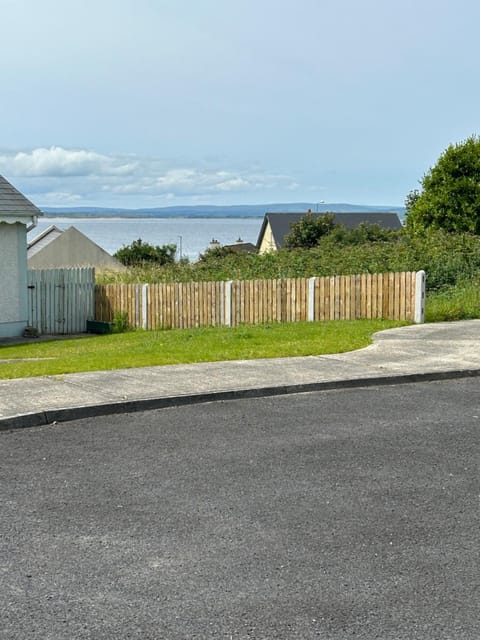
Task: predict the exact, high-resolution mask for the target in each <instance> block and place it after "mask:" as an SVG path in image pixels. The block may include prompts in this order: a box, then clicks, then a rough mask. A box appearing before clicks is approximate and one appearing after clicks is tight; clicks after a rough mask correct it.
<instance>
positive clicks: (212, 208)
mask: <svg viewBox="0 0 480 640" xmlns="http://www.w3.org/2000/svg"><path fill="white" fill-rule="evenodd" d="M40 208H41V210H42V211H43V213H45V215H48V216H49V217H50V216H61V217H72V218H87V217H94V218H111V217H122V218H263V216H264V214H265V213H266V212H267V211H268V212H271V213H276V212H284V213H293V212H299V211H308V209H311V210H312V211H320V212H327V211H331V212H334V213H353V212H357V211H358V212H361V213H364V212H365V211H394V212H395V213H397V214H398V215H399V217H400V218H401V219H403V218H404V217H405V207H391V206H382V207H379V206H368V205H360V204H346V203H338V202H336V203H323V202H322V203H319V204H317V203H312V202H288V203H273V204H237V205H226V206H223V205H195V206H175V207H156V208H154V209H118V208H110V207H40Z"/></svg>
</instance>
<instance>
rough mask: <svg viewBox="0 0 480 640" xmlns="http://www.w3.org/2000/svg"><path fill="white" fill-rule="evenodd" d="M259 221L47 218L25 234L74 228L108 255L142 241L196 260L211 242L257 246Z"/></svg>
mask: <svg viewBox="0 0 480 640" xmlns="http://www.w3.org/2000/svg"><path fill="white" fill-rule="evenodd" d="M261 224H262V218H139V219H132V218H47V217H43V218H41V219H40V220H39V223H38V225H37V226H36V227H35V229H33V230H32V231H31V232H30V233H29V234H28V240H29V241H31V240H33V238H35V237H36V236H37V235H39V234H40V233H42V231H45V229H47V228H48V227H49V226H51V225H55V226H56V227H58V228H59V229H67V228H68V227H70V226H74V227H76V228H77V229H78V230H79V231H81V232H82V233H84V234H85V235H86V236H88V237H89V238H90V239H91V240H93V241H94V242H96V243H97V244H98V245H100V246H101V247H102V248H103V249H105V250H106V251H108V253H110V254H113V253H115V251H116V250H117V249H120V248H121V247H122V246H123V245H128V244H130V243H131V242H133V241H134V240H137V239H138V238H141V239H142V240H144V241H145V242H148V243H150V244H153V245H162V244H176V245H177V248H178V250H180V248H181V250H182V255H183V256H187V257H188V258H190V259H191V260H196V259H197V258H198V255H199V254H200V253H202V252H203V251H205V249H207V247H208V245H209V244H210V242H211V240H212V238H215V239H216V240H218V241H219V242H220V244H233V243H234V242H235V241H236V240H237V239H238V238H241V239H242V240H243V241H244V242H252V243H253V244H255V243H256V242H257V238H258V234H259V231H260V227H261Z"/></svg>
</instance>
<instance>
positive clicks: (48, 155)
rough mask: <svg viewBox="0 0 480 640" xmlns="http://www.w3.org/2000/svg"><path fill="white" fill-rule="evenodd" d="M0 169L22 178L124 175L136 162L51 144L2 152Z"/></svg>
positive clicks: (127, 173) (131, 170)
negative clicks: (14, 152) (46, 146)
mask: <svg viewBox="0 0 480 640" xmlns="http://www.w3.org/2000/svg"><path fill="white" fill-rule="evenodd" d="M0 168H1V170H2V171H4V172H5V173H8V174H10V175H13V176H22V177H60V176H90V175H97V176H99V175H100V176H101V175H103V176H125V175H129V174H132V173H133V172H134V171H135V168H136V163H134V162H125V161H124V159H123V158H114V157H109V156H105V155H101V154H99V153H95V152H94V151H85V150H83V149H80V150H69V149H63V148H62V147H50V148H49V149H45V148H38V149H32V150H31V151H28V152H25V151H20V152H18V153H16V154H10V155H8V154H2V155H0Z"/></svg>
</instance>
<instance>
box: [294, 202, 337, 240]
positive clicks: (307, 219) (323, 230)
mask: <svg viewBox="0 0 480 640" xmlns="http://www.w3.org/2000/svg"><path fill="white" fill-rule="evenodd" d="M334 227H335V223H334V222H333V214H332V213H325V214H322V215H321V216H313V215H312V212H311V211H309V212H308V213H306V214H305V215H304V216H303V217H302V218H301V219H300V220H299V221H298V222H294V223H293V224H292V226H291V227H290V233H289V234H288V235H287V236H286V237H285V247H286V248H287V249H311V248H312V247H316V246H317V244H318V241H319V240H320V238H321V237H323V236H325V235H327V234H328V233H330V231H332V229H333V228H334Z"/></svg>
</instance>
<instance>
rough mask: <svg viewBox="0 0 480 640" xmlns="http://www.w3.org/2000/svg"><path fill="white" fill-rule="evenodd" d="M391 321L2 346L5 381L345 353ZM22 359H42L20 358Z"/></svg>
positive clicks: (394, 324)
mask: <svg viewBox="0 0 480 640" xmlns="http://www.w3.org/2000/svg"><path fill="white" fill-rule="evenodd" d="M404 324H406V323H401V322H392V321H388V320H355V321H335V322H318V323H313V322H299V323H285V324H269V325H255V326H254V325H248V326H247V325H244V326H241V327H235V328H225V327H209V328H204V329H203V328H201V329H177V330H171V331H134V332H128V333H122V334H113V335H106V336H89V337H85V338H76V339H71V340H70V339H67V340H56V341H51V342H36V343H31V344H22V345H16V346H8V347H7V346H3V347H0V379H7V378H23V377H28V376H42V375H61V374H64V373H75V372H80V371H98V370H109V369H121V368H131V367H146V366H153V365H167V364H187V363H194V362H213V361H218V360H248V359H254V358H279V357H286V356H308V355H321V354H328V353H341V352H345V351H353V350H355V349H360V348H362V347H366V346H367V345H368V344H370V343H371V336H372V334H373V333H375V332H376V331H381V330H383V329H390V328H392V327H398V326H402V325H404ZM21 358H39V359H38V360H35V359H33V360H25V361H20V360H19V359H21ZM40 358H43V359H40Z"/></svg>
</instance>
